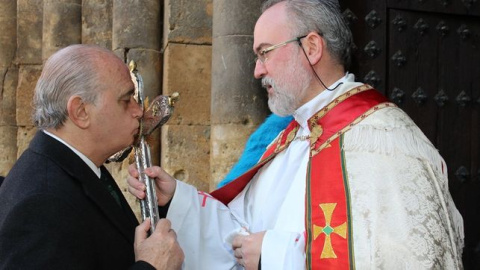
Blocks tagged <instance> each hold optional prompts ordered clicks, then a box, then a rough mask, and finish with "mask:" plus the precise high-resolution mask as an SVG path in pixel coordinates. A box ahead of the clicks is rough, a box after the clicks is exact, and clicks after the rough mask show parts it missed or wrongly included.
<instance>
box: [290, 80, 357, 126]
mask: <svg viewBox="0 0 480 270" xmlns="http://www.w3.org/2000/svg"><path fill="white" fill-rule="evenodd" d="M354 81H355V76H354V75H353V74H352V73H348V72H347V73H346V74H345V76H343V77H342V78H340V79H339V80H338V81H336V82H334V83H333V84H332V85H330V86H329V87H328V88H331V87H333V86H337V85H338V84H339V83H342V84H345V83H347V82H354ZM343 92H344V87H343V85H340V86H339V87H338V88H337V89H335V90H333V91H329V90H324V91H322V92H321V93H320V94H318V95H317V96H316V97H314V98H313V99H312V100H310V101H309V102H307V103H305V104H303V105H302V106H301V107H300V108H298V109H297V110H296V111H295V112H294V113H293V117H294V118H295V120H296V121H297V122H298V124H299V125H300V126H301V127H302V128H303V129H304V130H305V131H308V133H310V132H309V129H308V124H307V121H308V119H310V118H311V117H312V116H313V115H314V114H315V113H317V112H318V111H319V110H321V109H322V108H323V107H325V106H326V105H328V104H329V103H330V102H331V101H332V100H333V99H334V98H335V97H337V96H339V95H340V94H342V93H343Z"/></svg>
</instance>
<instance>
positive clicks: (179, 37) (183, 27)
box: [163, 0, 213, 47]
mask: <svg viewBox="0 0 480 270" xmlns="http://www.w3.org/2000/svg"><path fill="white" fill-rule="evenodd" d="M212 17H213V0H205V1H174V0H166V1H165V18H166V20H165V25H164V30H163V35H164V36H163V42H164V44H163V47H166V46H167V44H168V43H171V42H174V43H194V44H212Z"/></svg>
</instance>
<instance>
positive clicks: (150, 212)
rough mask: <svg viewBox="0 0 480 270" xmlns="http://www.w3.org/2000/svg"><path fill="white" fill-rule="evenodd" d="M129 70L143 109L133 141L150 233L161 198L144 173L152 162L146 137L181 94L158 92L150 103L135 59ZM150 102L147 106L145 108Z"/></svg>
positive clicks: (159, 124)
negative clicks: (158, 198) (144, 189)
mask: <svg viewBox="0 0 480 270" xmlns="http://www.w3.org/2000/svg"><path fill="white" fill-rule="evenodd" d="M129 69H130V74H131V76H132V81H133V83H134V85H135V97H136V100H137V102H138V103H139V104H140V106H141V107H142V108H143V109H144V113H143V117H142V118H141V119H140V131H139V134H138V138H137V140H136V142H135V143H134V145H133V148H134V150H135V163H136V165H137V168H138V171H139V173H140V177H139V179H140V181H142V182H143V183H144V184H145V186H146V192H145V193H146V196H145V199H143V200H140V209H141V212H142V220H145V219H147V218H150V222H151V227H150V233H152V232H153V231H154V230H155V227H156V224H157V222H158V220H159V214H158V203H157V202H158V200H157V194H156V193H155V186H154V185H155V182H154V181H153V179H151V178H150V177H149V176H147V175H146V174H145V169H146V168H148V167H151V166H152V160H151V154H150V146H149V145H148V142H147V139H146V137H147V136H148V135H150V134H151V133H152V132H153V131H154V130H155V129H156V128H158V127H159V126H161V125H163V124H165V123H166V122H167V121H168V119H169V118H170V116H171V115H172V113H173V106H174V104H175V102H176V101H177V100H178V97H179V94H178V93H177V92H175V93H173V94H172V95H171V96H164V95H160V96H157V97H156V98H155V99H153V101H152V102H151V104H150V106H148V98H147V99H146V98H145V94H144V92H143V80H142V76H140V74H139V73H138V71H137V69H136V64H135V62H133V61H130V63H129ZM147 106H148V108H146V107H147Z"/></svg>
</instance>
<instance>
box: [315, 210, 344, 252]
mask: <svg viewBox="0 0 480 270" xmlns="http://www.w3.org/2000/svg"><path fill="white" fill-rule="evenodd" d="M336 206H337V204H336V203H321V204H320V208H322V210H323V215H324V217H325V226H324V227H320V226H317V225H315V224H314V225H313V234H314V236H313V240H316V239H317V237H318V236H319V235H320V234H321V233H324V234H325V242H324V244H323V249H322V254H321V255H320V258H321V259H332V258H333V259H335V258H337V255H336V254H335V251H334V250H333V247H332V239H331V238H330V235H331V234H332V233H335V234H337V235H339V236H341V237H342V238H343V239H345V238H346V237H347V223H346V222H344V223H343V224H342V225H339V226H337V227H335V228H333V227H331V226H330V224H331V221H332V215H333V211H335V207H336Z"/></svg>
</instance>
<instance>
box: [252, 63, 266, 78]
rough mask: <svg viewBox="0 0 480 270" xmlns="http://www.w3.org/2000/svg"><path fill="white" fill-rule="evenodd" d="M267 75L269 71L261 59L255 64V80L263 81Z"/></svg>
mask: <svg viewBox="0 0 480 270" xmlns="http://www.w3.org/2000/svg"><path fill="white" fill-rule="evenodd" d="M266 74H267V69H266V68H265V64H264V63H262V61H260V60H259V59H257V62H255V70H254V71H253V76H254V77H255V79H261V78H263V77H264V76H265V75H266Z"/></svg>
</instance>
